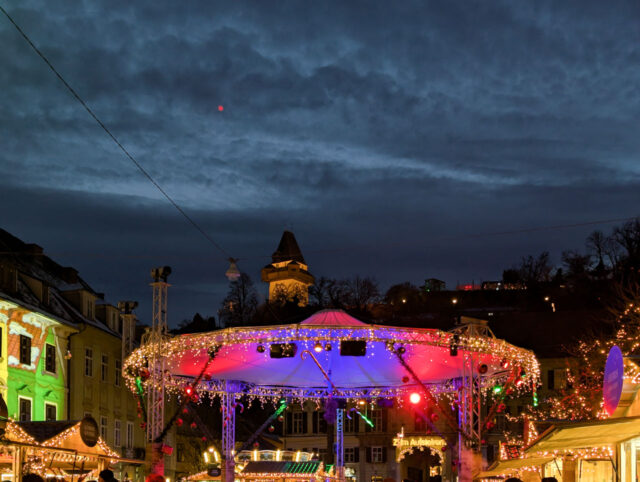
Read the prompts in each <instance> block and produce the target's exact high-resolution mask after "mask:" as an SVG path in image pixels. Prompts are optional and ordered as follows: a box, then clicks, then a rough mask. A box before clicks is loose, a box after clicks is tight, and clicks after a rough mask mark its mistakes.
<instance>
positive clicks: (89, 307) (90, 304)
mask: <svg viewBox="0 0 640 482" xmlns="http://www.w3.org/2000/svg"><path fill="white" fill-rule="evenodd" d="M87 318H88V319H90V320H93V301H91V300H87Z"/></svg>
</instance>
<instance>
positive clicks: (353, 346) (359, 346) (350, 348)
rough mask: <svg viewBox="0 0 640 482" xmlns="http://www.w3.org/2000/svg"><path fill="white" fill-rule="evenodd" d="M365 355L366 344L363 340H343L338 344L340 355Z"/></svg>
mask: <svg viewBox="0 0 640 482" xmlns="http://www.w3.org/2000/svg"><path fill="white" fill-rule="evenodd" d="M366 354H367V342H366V341H364V340H343V341H341V342H340V355H342V356H365V355H366Z"/></svg>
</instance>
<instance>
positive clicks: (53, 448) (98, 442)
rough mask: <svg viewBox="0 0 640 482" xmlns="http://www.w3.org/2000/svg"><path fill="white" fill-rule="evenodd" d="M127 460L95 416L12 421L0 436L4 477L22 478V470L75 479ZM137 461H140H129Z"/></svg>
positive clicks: (15, 479)
mask: <svg viewBox="0 0 640 482" xmlns="http://www.w3.org/2000/svg"><path fill="white" fill-rule="evenodd" d="M122 461H125V460H124V459H122V458H120V457H119V456H118V454H117V453H116V452H114V451H113V450H112V449H111V448H110V447H109V446H108V445H107V444H106V442H105V441H104V440H102V438H101V437H100V436H99V431H98V426H97V424H96V422H95V420H93V419H92V418H85V419H83V420H80V421H66V420H65V421H53V422H13V421H9V422H8V423H7V425H6V428H5V433H4V435H3V436H2V438H0V472H1V473H2V479H3V480H13V481H15V482H20V480H21V478H22V476H23V474H28V473H35V474H38V475H40V476H42V477H43V478H47V477H55V478H59V479H60V478H64V479H65V480H69V481H73V480H74V479H78V478H79V477H80V476H83V477H87V476H89V477H91V476H93V475H95V477H96V478H97V474H98V473H99V472H100V470H102V469H104V468H106V467H109V466H110V465H113V464H116V463H118V462H122ZM127 462H138V463H140V462H139V461H127Z"/></svg>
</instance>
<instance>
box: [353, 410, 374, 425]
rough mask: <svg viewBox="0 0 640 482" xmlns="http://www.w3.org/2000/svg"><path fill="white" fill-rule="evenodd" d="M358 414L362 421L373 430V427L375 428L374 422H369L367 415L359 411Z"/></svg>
mask: <svg viewBox="0 0 640 482" xmlns="http://www.w3.org/2000/svg"><path fill="white" fill-rule="evenodd" d="M356 413H357V414H358V415H360V418H361V419H362V420H364V421H365V422H367V423H368V424H369V426H370V427H371V428H373V427H374V425H373V422H372V421H371V420H369V419H368V418H367V417H366V416H365V415H363V414H362V413H360V412H359V411H358V410H356Z"/></svg>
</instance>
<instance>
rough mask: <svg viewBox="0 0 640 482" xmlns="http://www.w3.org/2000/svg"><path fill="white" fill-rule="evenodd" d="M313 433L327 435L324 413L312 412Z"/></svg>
mask: <svg viewBox="0 0 640 482" xmlns="http://www.w3.org/2000/svg"><path fill="white" fill-rule="evenodd" d="M312 424H313V433H327V421H326V420H325V418H324V412H313V420H312Z"/></svg>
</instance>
